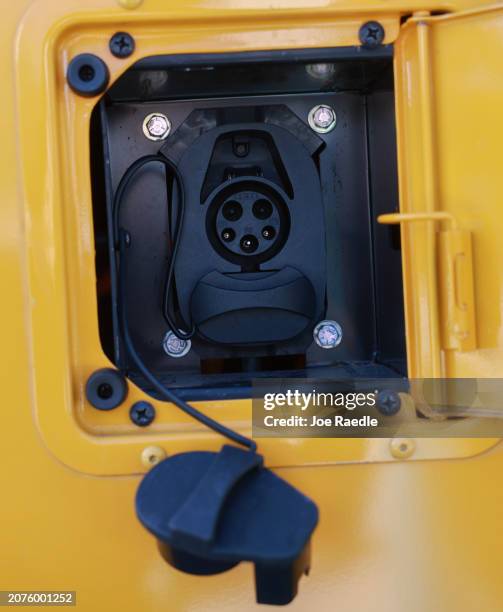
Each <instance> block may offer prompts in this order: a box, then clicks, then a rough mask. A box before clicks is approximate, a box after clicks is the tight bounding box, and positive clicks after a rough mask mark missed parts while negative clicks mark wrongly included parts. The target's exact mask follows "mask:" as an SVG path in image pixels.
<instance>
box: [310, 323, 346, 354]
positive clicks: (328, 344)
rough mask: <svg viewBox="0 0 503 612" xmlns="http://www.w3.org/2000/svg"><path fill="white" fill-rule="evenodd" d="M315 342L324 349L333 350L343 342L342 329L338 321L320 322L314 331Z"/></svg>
mask: <svg viewBox="0 0 503 612" xmlns="http://www.w3.org/2000/svg"><path fill="white" fill-rule="evenodd" d="M313 337H314V341H315V342H316V344H317V345H318V346H320V347H321V348H323V349H332V348H335V347H336V346H338V345H339V344H340V343H341V341H342V327H341V326H340V325H339V323H337V321H330V320H325V321H320V322H319V323H318V325H317V326H316V327H315V328H314V330H313Z"/></svg>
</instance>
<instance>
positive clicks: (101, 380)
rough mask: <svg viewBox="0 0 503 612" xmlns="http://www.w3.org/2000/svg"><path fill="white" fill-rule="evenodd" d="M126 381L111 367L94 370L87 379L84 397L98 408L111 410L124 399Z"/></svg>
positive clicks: (126, 389)
mask: <svg viewBox="0 0 503 612" xmlns="http://www.w3.org/2000/svg"><path fill="white" fill-rule="evenodd" d="M127 392H128V388H127V383H126V381H125V379H124V377H123V376H122V374H121V373H120V372H118V371H117V370H112V369H111V368H103V369H102V370H96V372H93V373H92V374H91V376H90V377H89V378H88V379H87V383H86V397H87V400H88V402H89V403H90V404H91V405H92V406H94V408H97V409H98V410H113V409H114V408H117V406H119V405H120V404H122V402H123V401H124V400H125V399H126V396H127Z"/></svg>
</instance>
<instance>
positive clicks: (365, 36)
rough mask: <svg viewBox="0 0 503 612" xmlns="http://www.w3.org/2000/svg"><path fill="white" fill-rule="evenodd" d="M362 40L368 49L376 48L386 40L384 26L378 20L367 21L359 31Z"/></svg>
mask: <svg viewBox="0 0 503 612" xmlns="http://www.w3.org/2000/svg"><path fill="white" fill-rule="evenodd" d="M358 36H359V38H360V42H361V43H362V46H363V47H365V48H366V49H375V48H376V47H378V46H379V45H381V44H382V42H383V40H384V28H383V27H382V25H381V24H380V23H379V22H378V21H367V23H364V24H363V25H362V26H361V28H360V31H359V32H358Z"/></svg>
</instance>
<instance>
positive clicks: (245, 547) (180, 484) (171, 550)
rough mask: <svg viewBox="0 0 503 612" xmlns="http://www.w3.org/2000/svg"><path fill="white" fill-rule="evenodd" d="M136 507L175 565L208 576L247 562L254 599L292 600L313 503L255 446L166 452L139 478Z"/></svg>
mask: <svg viewBox="0 0 503 612" xmlns="http://www.w3.org/2000/svg"><path fill="white" fill-rule="evenodd" d="M136 512H137V515H138V518H139V520H140V522H141V523H142V524H143V526H144V527H145V528H146V529H147V530H148V531H150V532H151V533H152V534H153V535H154V536H155V537H156V538H157V541H158V545H159V550H160V552H161V554H162V555H163V557H164V559H165V560H166V561H167V562H168V563H169V564H170V565H172V566H173V567H175V568H176V569H178V570H181V571H183V572H187V573H190V574H197V575H210V574H219V573H221V572H224V571H227V570H229V569H231V568H233V567H234V566H236V565H238V564H239V563H240V562H242V561H250V562H252V563H253V564H254V565H255V589H256V598H257V602H258V603H263V604H270V605H285V604H288V603H290V602H291V601H292V600H293V599H294V597H295V595H296V594H297V586H298V581H299V579H300V577H301V576H302V574H307V573H308V571H309V566H310V539H311V535H312V533H313V531H314V529H315V527H316V525H317V523H318V508H317V507H316V505H315V504H314V503H313V502H312V501H311V500H310V499H309V498H307V497H306V496H305V495H303V494H302V493H300V491H298V490H297V489H295V488H294V487H292V486H291V485H290V484H288V483H287V482H286V481H284V480H283V479H281V478H279V477H278V476H276V475H275V474H274V473H273V472H271V471H270V470H268V469H267V468H265V467H264V466H263V459H262V456H261V455H259V454H257V453H256V452H254V451H250V450H242V449H240V448H237V447H235V446H230V445H225V446H223V447H222V448H221V450H220V452H218V453H213V452H203V451H197V452H189V453H181V454H179V455H174V456H173V457H169V458H167V459H165V460H164V461H162V462H161V463H159V464H158V465H156V466H155V467H154V468H152V470H151V471H150V472H149V473H148V474H147V475H146V476H145V477H144V479H143V481H142V482H141V484H140V487H139V488H138V492H137V495H136ZM286 516H288V520H285V517H286Z"/></svg>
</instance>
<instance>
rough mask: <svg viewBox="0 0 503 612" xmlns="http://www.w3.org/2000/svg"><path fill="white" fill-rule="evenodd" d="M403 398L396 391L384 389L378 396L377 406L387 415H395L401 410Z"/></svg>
mask: <svg viewBox="0 0 503 612" xmlns="http://www.w3.org/2000/svg"><path fill="white" fill-rule="evenodd" d="M400 405H401V400H400V396H399V395H398V393H397V392H396V391H391V390H390V389H384V390H383V391H379V393H378V394H377V397H376V408H377V410H379V412H380V413H381V414H384V415H385V416H393V415H394V414H396V413H397V412H398V411H399V410H400Z"/></svg>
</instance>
